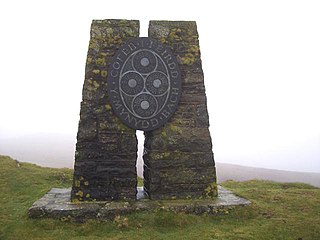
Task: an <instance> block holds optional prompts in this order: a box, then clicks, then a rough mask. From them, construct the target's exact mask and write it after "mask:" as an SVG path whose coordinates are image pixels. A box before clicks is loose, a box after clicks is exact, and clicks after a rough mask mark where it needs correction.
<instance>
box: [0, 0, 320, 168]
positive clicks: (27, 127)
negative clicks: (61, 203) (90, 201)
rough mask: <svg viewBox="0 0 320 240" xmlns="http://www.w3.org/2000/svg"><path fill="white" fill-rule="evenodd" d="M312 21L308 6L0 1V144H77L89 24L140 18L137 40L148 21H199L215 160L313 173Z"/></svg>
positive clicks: (319, 161)
mask: <svg viewBox="0 0 320 240" xmlns="http://www.w3.org/2000/svg"><path fill="white" fill-rule="evenodd" d="M319 13H320V2H319V1H307V0H304V1H294V0H291V1H281V0H276V1H273V0H268V1H257V0H255V1H209V0H205V1H186V0H184V1H172V0H170V1H168V0H159V1H129V0H128V1H124V0H123V1H95V0H91V1H79V0H78V1H66V0H64V1H59V0H55V1H32V0H28V1H15V0H10V1H1V3H0V33H1V37H0V66H1V75H0V139H7V138H16V137H20V138H21V137H22V136H26V135H34V134H35V135H36V134H38V133H41V134H48V135H50V134H63V135H66V137H68V138H70V139H75V136H76V133H77V125H78V121H79V111H80V101H81V91H82V84H83V80H84V70H85V61H86V54H87V49H88V42H89V37H90V35H89V33H90V25H91V21H92V19H108V18H126V19H137V20H140V25H141V36H147V27H148V20H154V19H161V20H196V21H197V25H198V31H199V35H200V50H201V54H202V62H203V70H204V74H205V84H206V90H207V96H208V110H209V114H210V124H211V135H212V140H213V144H214V148H213V151H214V153H215V159H216V161H218V162H228V163H235V164H240V165H248V166H259V167H266V168H276V169H286V170H300V171H313V172H320V111H319V104H320V14H319ZM50 144H54V143H50ZM17 147H19V146H17ZM0 150H3V149H1V146H0ZM4 151H5V149H4ZM48 151H49V150H48ZM70 151H73V149H70ZM0 154H1V152H0ZM68 161H69V163H68V164H66V165H70V162H72V161H73V159H69V160H68Z"/></svg>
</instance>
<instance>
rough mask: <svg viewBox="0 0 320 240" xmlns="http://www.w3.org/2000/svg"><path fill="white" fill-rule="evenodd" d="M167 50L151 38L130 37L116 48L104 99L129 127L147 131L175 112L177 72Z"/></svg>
mask: <svg viewBox="0 0 320 240" xmlns="http://www.w3.org/2000/svg"><path fill="white" fill-rule="evenodd" d="M178 65H179V64H178V62H177V60H176V58H175V56H174V54H173V53H172V52H171V50H170V48H168V47H166V46H165V45H163V44H162V43H160V42H158V41H156V40H154V39H152V38H133V39H130V40H128V41H127V42H126V43H125V44H124V45H122V46H120V47H119V50H118V51H117V52H116V53H115V56H114V58H113V61H112V62H111V63H110V64H109V68H108V71H107V72H108V75H107V91H108V99H109V101H110V103H111V105H112V109H113V111H114V113H115V114H116V115H117V116H118V117H119V118H120V119H121V120H122V121H123V122H124V123H125V124H126V125H127V126H129V127H131V128H133V129H140V130H144V131H150V130H153V129H156V128H159V127H160V126H163V125H164V124H165V123H166V122H167V121H168V119H170V117H171V116H172V115H173V113H174V112H175V110H176V108H177V106H178V102H179V98H180V94H181V73H180V69H179V66H178Z"/></svg>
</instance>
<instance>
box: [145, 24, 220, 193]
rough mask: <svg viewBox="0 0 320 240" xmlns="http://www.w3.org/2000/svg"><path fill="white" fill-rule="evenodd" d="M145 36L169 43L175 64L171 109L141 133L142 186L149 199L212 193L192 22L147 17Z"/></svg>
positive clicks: (210, 157)
mask: <svg viewBox="0 0 320 240" xmlns="http://www.w3.org/2000/svg"><path fill="white" fill-rule="evenodd" d="M149 37H151V38H154V39H156V40H158V41H160V42H162V43H164V44H166V45H168V46H170V47H171V50H172V52H173V54H174V55H175V56H176V58H177V59H178V62H179V66H180V70H181V83H182V94H181V98H180V104H179V106H178V109H177V111H176V113H175V114H174V115H173V117H172V118H171V119H170V120H169V122H168V124H167V125H165V126H163V127H162V128H159V129H156V130H154V131H150V132H146V133H145V144H144V146H145V151H144V156H143V158H144V163H145V167H144V189H145V191H146V192H147V193H148V194H149V196H150V198H151V199H170V198H190V197H191V198H199V197H214V196H216V194H217V191H216V172H215V164H214V160H213V154H212V143H211V136H210V132H209V129H208V128H209V116H208V111H207V105H206V102H207V100H206V94H205V86H204V78H203V72H202V67H201V59H200V48H199V41H198V33H197V26H196V23H195V22H182V21H181V22H177V21H151V22H150V25H149Z"/></svg>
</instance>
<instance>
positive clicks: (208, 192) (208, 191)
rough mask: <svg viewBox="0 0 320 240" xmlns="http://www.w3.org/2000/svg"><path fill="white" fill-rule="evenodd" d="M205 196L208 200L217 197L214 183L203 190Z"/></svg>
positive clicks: (216, 188)
mask: <svg viewBox="0 0 320 240" xmlns="http://www.w3.org/2000/svg"><path fill="white" fill-rule="evenodd" d="M204 192H205V195H206V197H208V198H212V197H216V196H217V195H218V187H217V184H216V183H215V182H213V183H211V184H210V185H209V186H208V187H207V188H206V189H205V190H204Z"/></svg>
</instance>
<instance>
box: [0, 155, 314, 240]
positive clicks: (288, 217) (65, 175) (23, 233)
mask: <svg viewBox="0 0 320 240" xmlns="http://www.w3.org/2000/svg"><path fill="white" fill-rule="evenodd" d="M71 181H72V170H70V169H52V168H42V167H39V166H36V165H33V164H28V163H20V167H18V166H17V163H16V162H15V161H14V160H12V159H11V158H9V157H3V156H0V192H1V196H0V239H1V240H2V239H19V240H21V239H28V240H29V239H68V240H71V239H197V240H198V239H199V240H200V239H237V240H238V239H255V240H256V239H258V240H260V239H261V240H270V239H281V240H282V239H294V240H298V239H300V240H301V239H303V240H307V239H314V240H316V239H320V189H317V188H315V187H312V186H310V185H307V184H298V183H285V184H283V183H275V182H270V181H248V182H233V181H228V182H225V183H224V184H222V185H223V186H224V187H226V188H228V189H230V190H232V191H234V192H235V193H237V194H238V195H240V196H243V197H245V198H247V199H249V200H251V201H252V204H251V205H250V206H246V207H238V208H235V209H233V210H231V211H229V213H228V214H227V215H224V216H207V215H202V216H195V215H186V214H174V213H170V212H164V211H158V212H153V213H136V214H130V215H126V216H119V217H117V218H116V219H115V220H114V221H106V222H98V221H94V220H90V221H87V222H86V223H82V224H79V223H75V222H72V221H66V222H64V221H61V220H52V219H29V218H28V216H27V210H28V208H29V207H30V206H31V205H32V203H33V202H34V201H35V200H37V199H38V198H40V197H41V196H42V195H43V194H45V193H46V192H47V191H48V190H49V189H51V188H52V187H70V186H71Z"/></svg>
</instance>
